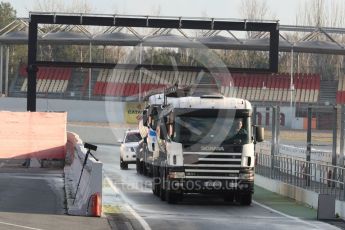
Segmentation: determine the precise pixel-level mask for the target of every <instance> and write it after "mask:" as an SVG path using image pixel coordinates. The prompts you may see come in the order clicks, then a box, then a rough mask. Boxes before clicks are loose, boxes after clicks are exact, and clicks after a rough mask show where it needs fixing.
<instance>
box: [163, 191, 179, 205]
mask: <svg viewBox="0 0 345 230" xmlns="http://www.w3.org/2000/svg"><path fill="white" fill-rule="evenodd" d="M165 199H166V201H167V202H168V203H169V204H177V202H178V201H179V200H180V194H179V193H176V192H173V191H170V190H166V191H165Z"/></svg>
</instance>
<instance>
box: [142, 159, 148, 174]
mask: <svg viewBox="0 0 345 230" xmlns="http://www.w3.org/2000/svg"><path fill="white" fill-rule="evenodd" d="M142 172H143V175H144V176H147V168H146V162H145V161H144V162H143V163H142Z"/></svg>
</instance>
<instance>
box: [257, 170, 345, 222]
mask: <svg viewBox="0 0 345 230" xmlns="http://www.w3.org/2000/svg"><path fill="white" fill-rule="evenodd" d="M255 184H256V185H257V186H260V187H262V188H265V189H267V190H269V191H271V192H274V193H278V194H280V195H282V196H286V197H289V198H292V199H294V200H296V201H297V202H301V203H303V204H307V205H309V206H310V207H313V208H314V209H318V198H319V194H318V193H316V192H313V191H309V190H306V189H303V188H299V187H296V186H293V185H290V184H286V183H284V182H282V181H278V180H273V179H270V178H267V177H263V176H261V175H258V174H256V175H255ZM336 214H338V215H339V217H340V218H342V219H345V202H344V201H340V200H335V211H334V217H335V216H336Z"/></svg>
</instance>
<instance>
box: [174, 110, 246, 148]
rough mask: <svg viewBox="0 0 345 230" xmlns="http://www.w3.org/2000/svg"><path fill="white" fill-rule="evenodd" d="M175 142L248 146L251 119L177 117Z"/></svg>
mask: <svg viewBox="0 0 345 230" xmlns="http://www.w3.org/2000/svg"><path fill="white" fill-rule="evenodd" d="M174 130H175V132H174V138H173V140H174V141H175V142H179V143H189V144H195V143H201V144H208V143H212V144H219V145H222V144H238V145H240V144H248V143H249V142H250V118H249V117H197V116H177V117H176V118H175V129H174Z"/></svg>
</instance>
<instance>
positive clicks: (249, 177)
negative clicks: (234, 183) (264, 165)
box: [239, 172, 254, 180]
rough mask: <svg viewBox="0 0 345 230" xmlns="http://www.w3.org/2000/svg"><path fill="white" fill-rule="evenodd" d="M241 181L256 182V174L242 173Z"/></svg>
mask: <svg viewBox="0 0 345 230" xmlns="http://www.w3.org/2000/svg"><path fill="white" fill-rule="evenodd" d="M239 179H240V180H254V173H252V172H250V173H240V175H239Z"/></svg>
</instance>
